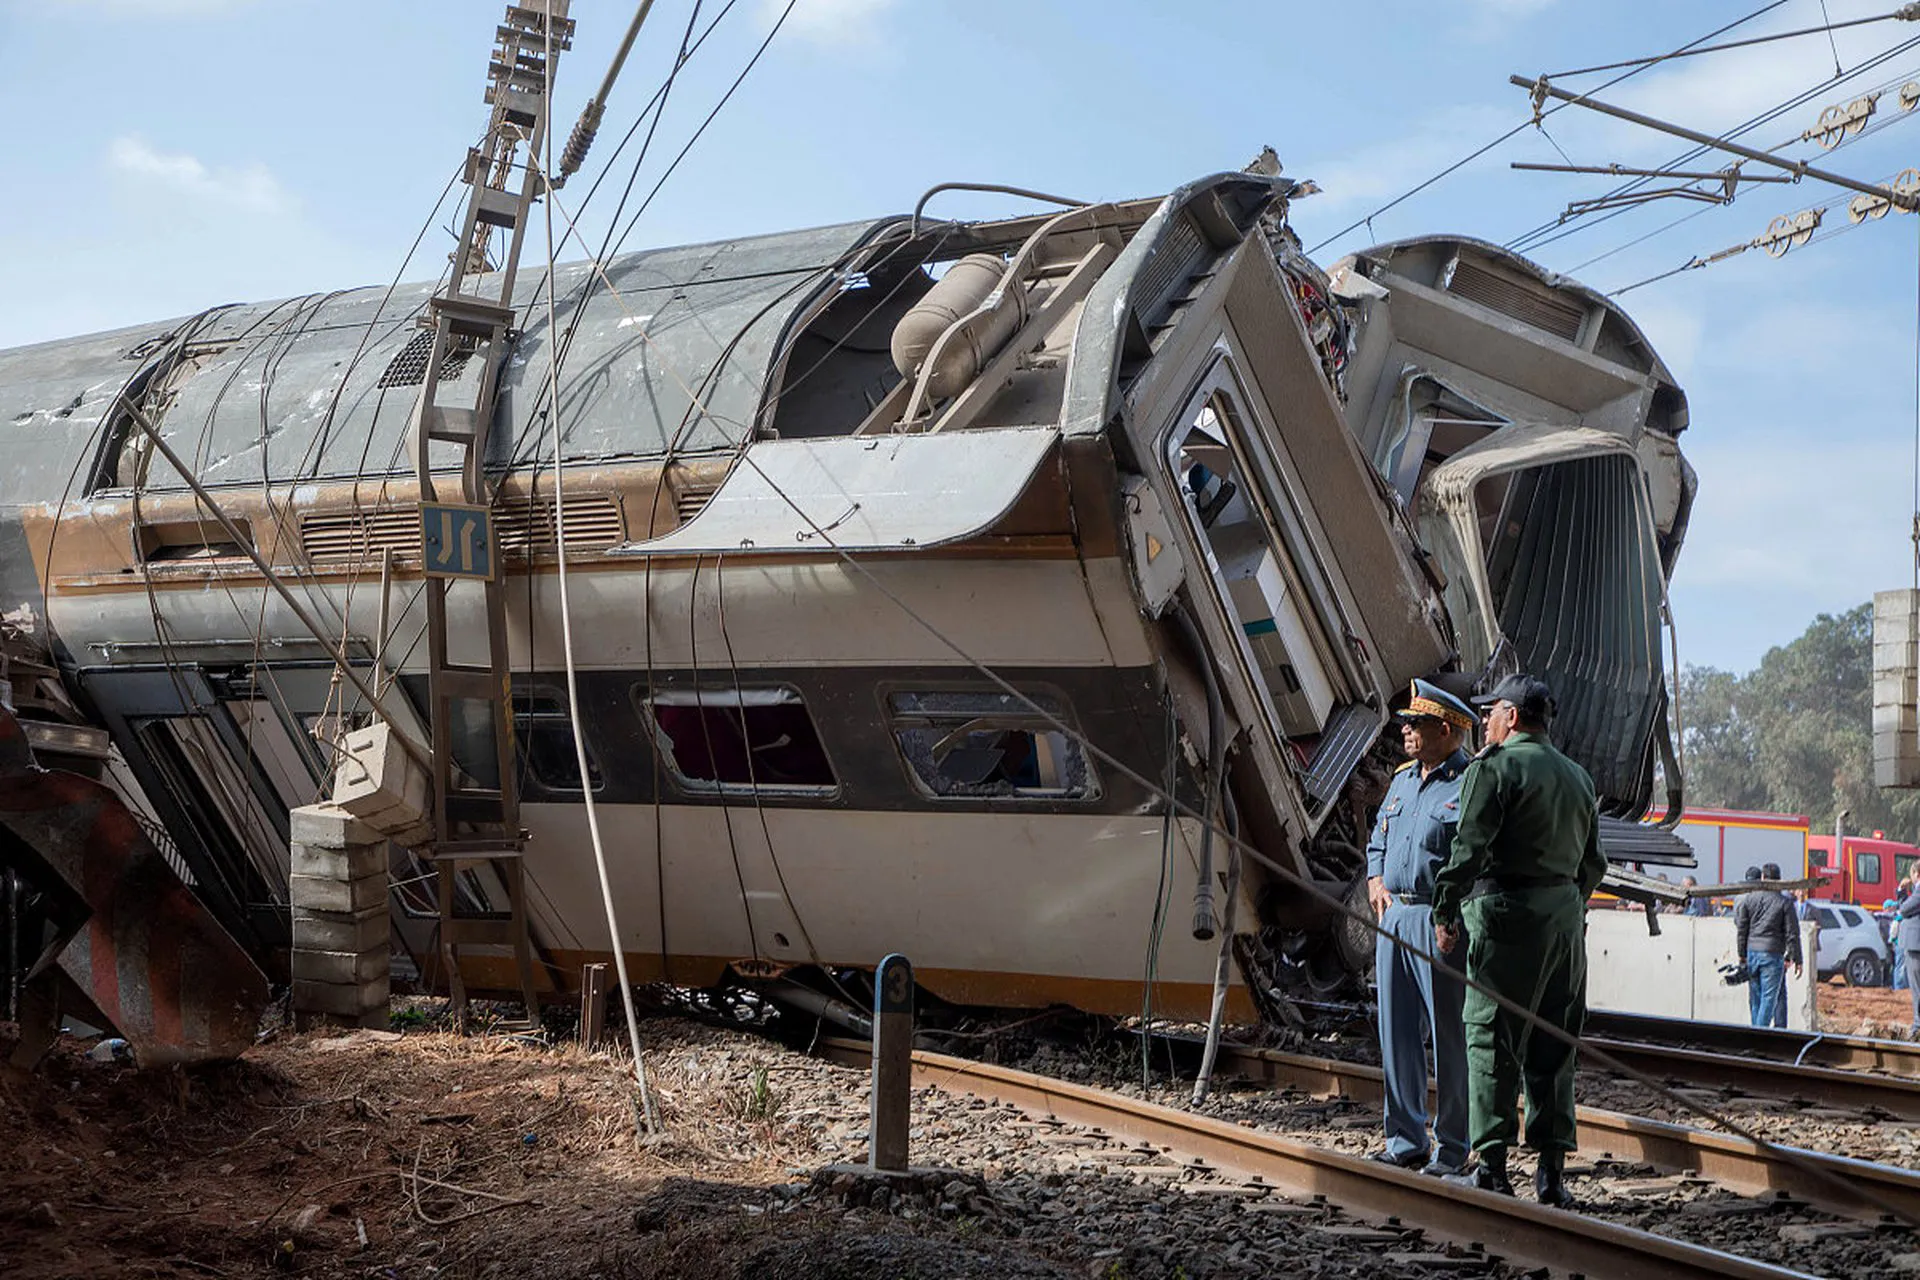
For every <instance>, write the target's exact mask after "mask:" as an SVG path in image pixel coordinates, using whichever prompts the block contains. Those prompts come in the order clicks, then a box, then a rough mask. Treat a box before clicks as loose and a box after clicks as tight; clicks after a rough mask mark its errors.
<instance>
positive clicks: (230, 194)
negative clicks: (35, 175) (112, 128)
mask: <svg viewBox="0 0 1920 1280" xmlns="http://www.w3.org/2000/svg"><path fill="white" fill-rule="evenodd" d="M107 162H108V163H109V164H110V165H111V166H112V167H113V168H114V169H115V170H116V171H117V172H119V173H122V174H125V175H126V176H127V177H129V178H132V179H134V180H136V181H139V182H145V183H150V184H152V185H154V186H157V187H162V188H165V189H167V190H170V191H172V192H174V193H175V194H177V195H181V196H185V197H188V198H190V199H193V200H198V201H202V202H204V203H207V204H213V205H220V206H224V207H227V208H233V209H242V210H245V211H247V212H250V213H285V212H287V211H288V210H290V209H291V208H292V207H293V200H292V198H291V197H290V196H288V194H287V192H286V190H285V189H284V188H283V187H281V185H280V183H279V180H278V179H276V178H275V177H274V176H273V174H272V173H271V172H270V171H269V170H268V169H267V167H266V166H265V165H262V164H250V165H247V166H245V167H244V168H238V169H209V168H208V167H207V166H206V165H205V164H203V163H201V161H200V160H199V159H198V158H196V157H194V156H190V155H188V154H186V153H185V152H169V151H160V150H157V149H156V148H154V147H153V146H151V145H149V144H148V143H147V142H146V141H145V140H144V139H142V138H139V137H137V136H134V135H131V134H130V135H127V136H125V137H120V138H115V139H114V140H113V143H112V145H111V146H109V147H108V148H107Z"/></svg>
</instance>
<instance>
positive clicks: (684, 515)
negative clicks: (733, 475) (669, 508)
mask: <svg viewBox="0 0 1920 1280" xmlns="http://www.w3.org/2000/svg"><path fill="white" fill-rule="evenodd" d="M719 488H720V486H719V485H713V484H696V485H688V486H687V487H686V488H684V489H682V490H680V492H679V493H678V494H676V495H675V496H674V499H673V510H674V513H675V514H676V515H677V516H678V517H679V519H680V523H681V524H685V523H686V522H687V521H689V520H691V519H693V518H694V517H695V516H697V515H699V514H700V513H701V512H702V511H703V510H705V509H706V505H707V503H709V502H711V501H712V500H713V495H714V494H715V493H716V492H718V491H719Z"/></svg>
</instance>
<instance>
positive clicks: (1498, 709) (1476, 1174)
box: [1433, 676, 1607, 1207]
mask: <svg viewBox="0 0 1920 1280" xmlns="http://www.w3.org/2000/svg"><path fill="white" fill-rule="evenodd" d="M1474 703H1475V704H1476V705H1479V706H1483V707H1486V708H1487V710H1486V712H1485V715H1486V739H1487V747H1486V749H1485V750H1484V751H1482V752H1481V753H1480V755H1479V756H1478V757H1477V758H1476V759H1475V760H1474V762H1473V763H1472V764H1470V765H1468V766H1467V772H1466V775H1465V776H1464V777H1463V778H1462V779H1461V783H1460V825H1459V828H1458V830H1457V831H1456V832H1455V834H1454V838H1453V855H1452V857H1450V858H1449V859H1448V860H1447V865H1446V866H1444V867H1442V868H1441V869H1440V872H1439V874H1438V875H1437V876H1436V877H1435V880H1434V890H1433V919H1434V933H1435V935H1436V941H1437V942H1438V944H1439V946H1440V949H1441V950H1443V951H1444V950H1448V949H1450V948H1451V947H1452V946H1453V945H1454V943H1455V941H1456V940H1457V938H1458V935H1459V933H1460V931H1461V923H1462V921H1463V920H1464V922H1465V926H1466V930H1465V931H1466V935H1467V977H1468V978H1470V979H1472V980H1473V981H1474V982H1476V983H1478V984H1480V985H1482V986H1485V987H1487V988H1489V989H1491V990H1493V991H1497V992H1499V993H1500V994H1501V995H1503V996H1505V997H1506V998H1507V999H1509V1000H1511V1001H1513V1002H1514V1003H1515V1004H1517V1005H1519V1006H1520V1007H1521V1008H1523V1009H1529V1010H1531V1011H1532V1012H1533V1013H1534V1014H1535V1015H1536V1016H1537V1017H1539V1018H1540V1019H1541V1020H1542V1021H1544V1022H1545V1023H1547V1024H1548V1025H1549V1026H1554V1027H1558V1028H1560V1029H1561V1030H1562V1031H1565V1032H1566V1033H1568V1034H1569V1035H1573V1036H1578V1035H1579V1034H1580V1028H1581V1024H1582V1023H1583V1022H1584V1020H1585V1018H1586V1005H1587V956H1586V919H1585V915H1586V903H1587V898H1588V896H1589V895H1591V894H1592V893H1593V891H1594V889H1596V888H1597V887H1599V884H1600V878H1601V876H1603V875H1604V874H1606V869H1607V860H1606V855H1604V854H1602V853H1601V852H1600V840H1599V818H1598V815H1597V813H1596V811H1595V805H1594V793H1593V779H1592V778H1590V777H1588V776H1587V771H1586V770H1585V769H1582V768H1581V767H1580V766H1579V765H1577V764H1575V763H1574V762H1573V761H1571V760H1569V759H1567V757H1566V756H1564V755H1562V754H1560V752H1558V751H1556V750H1555V749H1554V747H1553V744H1552V743H1550V742H1548V741H1547V725H1548V722H1549V721H1550V720H1551V719H1552V717H1553V710H1554V704H1553V695H1552V693H1551V692H1550V691H1549V690H1548V688H1547V686H1546V685H1545V684H1543V683H1541V682H1540V681H1538V680H1535V679H1532V678H1531V677H1528V676H1508V677H1507V678H1506V679H1504V680H1502V681H1501V682H1500V683H1499V684H1498V685H1496V686H1495V687H1494V689H1493V692H1492V693H1490V694H1487V695H1485V696H1483V697H1478V698H1475V699H1474ZM1466 1022H1467V1070H1468V1077H1469V1080H1468V1112H1469V1119H1468V1128H1469V1130H1470V1132H1471V1135H1472V1140H1473V1149H1474V1151H1475V1152H1476V1153H1477V1154H1478V1155H1479V1157H1480V1160H1479V1164H1478V1165H1477V1166H1476V1167H1475V1168H1474V1169H1473V1171H1472V1172H1471V1173H1465V1174H1461V1175H1459V1177H1460V1180H1461V1181H1463V1182H1466V1183H1468V1184H1469V1185H1472V1186H1477V1187H1480V1188H1482V1189H1483V1190H1488V1191H1498V1192H1501V1193H1504V1194H1506V1195H1512V1194H1513V1186H1512V1184H1511V1183H1510V1182H1509V1181H1508V1180H1507V1148H1508V1147H1510V1146H1512V1145H1513V1142H1514V1139H1515V1136H1516V1135H1515V1125H1514V1103H1515V1101H1516V1100H1517V1095H1518V1093H1519V1091H1520V1086H1521V1084H1522V1082H1524V1084H1525V1087H1526V1096H1527V1135H1526V1136H1527V1145H1528V1146H1530V1147H1532V1148H1533V1149H1534V1150H1535V1151H1537V1152H1539V1153H1540V1165H1539V1171H1538V1172H1537V1173H1536V1174H1535V1175H1534V1190H1535V1192H1536V1193H1537V1194H1538V1196H1539V1198H1540V1201H1541V1203H1543V1204H1551V1205H1559V1206H1561V1207H1565V1206H1567V1205H1570V1204H1571V1203H1572V1202H1573V1197H1572V1196H1571V1195H1570V1194H1568V1192H1567V1189H1566V1184H1565V1183H1564V1181H1563V1180H1562V1170H1563V1167H1564V1165H1565V1162H1566V1153H1567V1152H1569V1151H1571V1150H1573V1148H1574V1104H1573V1071H1574V1050H1573V1046H1572V1045H1570V1044H1566V1043H1563V1042H1562V1041H1560V1040H1558V1039H1556V1038H1554V1037H1553V1036H1551V1035H1548V1034H1547V1033H1546V1032H1544V1031H1539V1032H1535V1033H1533V1034H1529V1032H1530V1030H1531V1025H1530V1024H1529V1023H1528V1022H1527V1021H1526V1020H1525V1019H1523V1018H1521V1017H1520V1016H1519V1015H1518V1014H1514V1013H1510V1012H1508V1011H1507V1010H1506V1009H1503V1008H1502V1007H1500V1006H1499V1005H1498V1004H1496V1003H1494V1001H1493V1000H1492V999H1491V998H1489V997H1488V996H1486V995H1483V994H1482V993H1481V992H1479V991H1477V990H1474V989H1473V988H1471V987H1469V988H1468V990H1467V1002H1466Z"/></svg>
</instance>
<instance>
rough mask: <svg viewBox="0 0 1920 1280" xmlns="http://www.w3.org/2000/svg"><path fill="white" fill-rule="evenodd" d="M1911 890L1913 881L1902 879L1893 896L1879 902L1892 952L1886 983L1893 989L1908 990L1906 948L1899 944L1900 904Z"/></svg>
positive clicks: (1889, 948) (1888, 946) (1888, 947)
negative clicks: (1889, 975)
mask: <svg viewBox="0 0 1920 1280" xmlns="http://www.w3.org/2000/svg"><path fill="white" fill-rule="evenodd" d="M1912 892H1913V881H1912V880H1910V879H1909V880H1902V881H1901V882H1900V884H1899V886H1898V887H1897V888H1895V889H1894V891H1893V896H1892V897H1891V898H1888V899H1887V900H1886V901H1885V902H1883V903H1881V904H1880V910H1881V911H1882V912H1884V913H1885V914H1886V916H1887V949H1888V950H1889V951H1891V952H1893V973H1892V976H1891V977H1889V978H1888V979H1887V985H1888V986H1889V987H1891V988H1893V990H1895V991H1905V990H1908V986H1909V982H1910V978H1909V975H1908V974H1907V949H1906V948H1905V947H1903V946H1901V945H1900V921H1901V918H1902V916H1901V911H1900V904H1901V903H1903V902H1905V901H1906V900H1907V897H1908V895H1909V894H1911V893H1912Z"/></svg>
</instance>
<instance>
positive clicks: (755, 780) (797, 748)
mask: <svg viewBox="0 0 1920 1280" xmlns="http://www.w3.org/2000/svg"><path fill="white" fill-rule="evenodd" d="M641 705H642V707H643V708H644V713H645V716H646V718H647V720H648V721H649V722H650V726H649V727H650V728H651V729H652V731H653V737H654V741H655V742H656V743H658V744H659V747H660V751H661V755H662V756H663V757H664V759H665V762H666V765H667V768H668V769H669V770H670V771H671V772H672V774H673V777H674V780H675V781H676V782H678V783H679V784H680V785H681V786H683V787H685V788H687V789H688V790H690V791H722V792H726V791H762V792H765V791H816V792H817V791H831V790H833V788H834V787H836V786H838V785H839V781H838V779H836V778H835V777H834V773H833V765H832V763H831V762H830V761H828V759H827V751H826V748H825V747H824V746H822V745H821V743H820V734H819V732H818V731H817V730H816V729H815V728H814V726H813V717H812V715H810V714H809V713H808V711H807V706H806V703H805V702H803V701H802V700H801V698H800V695H799V694H798V693H796V692H795V691H794V690H792V689H784V688H782V689H719V690H669V691H662V692H660V693H657V694H655V695H654V696H652V697H650V698H644V697H643V700H642V703H641Z"/></svg>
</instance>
